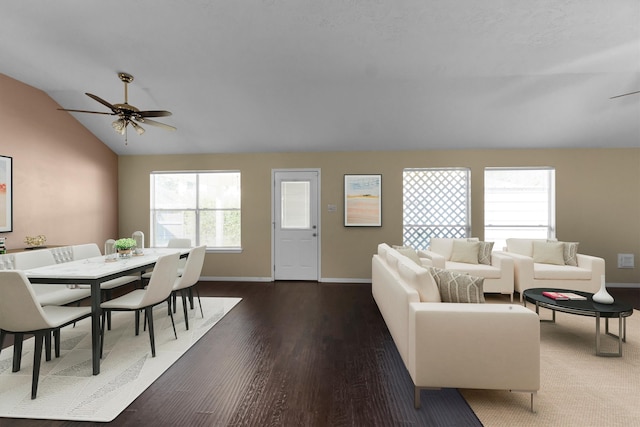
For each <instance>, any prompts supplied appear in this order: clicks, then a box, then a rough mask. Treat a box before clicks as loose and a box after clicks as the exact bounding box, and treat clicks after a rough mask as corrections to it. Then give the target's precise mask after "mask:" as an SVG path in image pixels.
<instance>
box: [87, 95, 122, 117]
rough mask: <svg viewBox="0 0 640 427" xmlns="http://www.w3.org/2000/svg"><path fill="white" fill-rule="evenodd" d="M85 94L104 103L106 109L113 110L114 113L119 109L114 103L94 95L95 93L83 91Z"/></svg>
mask: <svg viewBox="0 0 640 427" xmlns="http://www.w3.org/2000/svg"><path fill="white" fill-rule="evenodd" d="M85 95H87V96H88V97H89V98H91V99H93V100H95V101H98V102H99V103H100V104H102V105H104V106H105V107H107V108H108V109H110V110H111V111H113V112H114V113H118V111H119V110H118V109H117V108H116V107H115V106H114V105H112V104H109V103H108V102H107V101H105V100H104V99H102V98H100V97H99V96H96V95H94V94H92V93H88V92H85Z"/></svg>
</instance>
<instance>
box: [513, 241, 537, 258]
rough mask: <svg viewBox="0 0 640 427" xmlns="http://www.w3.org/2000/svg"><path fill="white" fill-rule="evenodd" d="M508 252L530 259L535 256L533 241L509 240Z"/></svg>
mask: <svg viewBox="0 0 640 427" xmlns="http://www.w3.org/2000/svg"><path fill="white" fill-rule="evenodd" d="M507 251H509V252H513V253H515V254H519V255H524V256H528V257H530V256H532V255H533V241H532V240H531V239H507Z"/></svg>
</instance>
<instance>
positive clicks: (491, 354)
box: [408, 303, 540, 392]
mask: <svg viewBox="0 0 640 427" xmlns="http://www.w3.org/2000/svg"><path fill="white" fill-rule="evenodd" d="M408 370H409V373H410V375H411V378H412V379H413V381H414V384H415V385H416V386H417V387H438V388H439V387H453V388H481V389H495V390H519V391H531V392H534V391H537V390H538V389H539V388H540V320H539V318H538V316H537V315H536V314H535V313H534V312H533V311H531V310H529V309H528V308H526V307H523V306H520V305H513V304H456V303H411V307H410V311H409V365H408Z"/></svg>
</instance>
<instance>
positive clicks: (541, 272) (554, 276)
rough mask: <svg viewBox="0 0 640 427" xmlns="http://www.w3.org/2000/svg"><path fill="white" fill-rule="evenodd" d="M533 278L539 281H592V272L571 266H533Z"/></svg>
mask: <svg viewBox="0 0 640 427" xmlns="http://www.w3.org/2000/svg"><path fill="white" fill-rule="evenodd" d="M533 278H534V279H538V280H591V270H587V269H586V268H580V267H572V266H570V265H555V264H537V263H536V264H533Z"/></svg>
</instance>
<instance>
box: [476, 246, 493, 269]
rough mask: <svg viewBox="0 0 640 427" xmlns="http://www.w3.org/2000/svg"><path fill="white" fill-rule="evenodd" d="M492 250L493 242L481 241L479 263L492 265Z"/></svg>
mask: <svg viewBox="0 0 640 427" xmlns="http://www.w3.org/2000/svg"><path fill="white" fill-rule="evenodd" d="M492 250H493V242H480V249H478V263H480V264H486V265H491V251H492Z"/></svg>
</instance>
